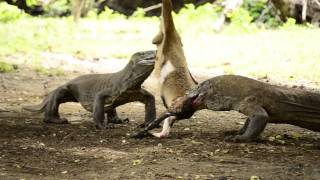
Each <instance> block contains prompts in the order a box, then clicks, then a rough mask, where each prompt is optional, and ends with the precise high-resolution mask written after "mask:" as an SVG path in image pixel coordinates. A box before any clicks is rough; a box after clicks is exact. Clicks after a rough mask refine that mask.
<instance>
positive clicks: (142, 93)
mask: <svg viewBox="0 0 320 180" xmlns="http://www.w3.org/2000/svg"><path fill="white" fill-rule="evenodd" d="M130 96H131V97H134V99H133V101H139V102H141V103H143V104H144V108H145V120H144V122H143V123H142V124H140V125H139V127H145V125H146V124H149V123H150V122H152V121H153V120H154V119H156V105H155V97H154V96H153V95H152V94H151V93H150V92H148V91H147V90H145V89H142V88H141V89H139V90H138V91H134V92H132V93H130Z"/></svg>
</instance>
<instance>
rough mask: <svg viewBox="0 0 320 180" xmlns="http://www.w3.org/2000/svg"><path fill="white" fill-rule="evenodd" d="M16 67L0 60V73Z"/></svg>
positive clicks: (10, 70) (13, 69) (11, 70)
mask: <svg viewBox="0 0 320 180" xmlns="http://www.w3.org/2000/svg"><path fill="white" fill-rule="evenodd" d="M16 69H17V66H15V65H12V64H9V63H6V62H2V61H0V73H8V72H13V71H15V70H16Z"/></svg>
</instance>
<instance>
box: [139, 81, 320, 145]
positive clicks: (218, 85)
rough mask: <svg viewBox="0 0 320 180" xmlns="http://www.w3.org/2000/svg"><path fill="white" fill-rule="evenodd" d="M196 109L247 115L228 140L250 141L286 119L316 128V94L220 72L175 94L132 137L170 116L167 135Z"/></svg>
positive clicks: (319, 119) (319, 127)
mask: <svg viewBox="0 0 320 180" xmlns="http://www.w3.org/2000/svg"><path fill="white" fill-rule="evenodd" d="M200 109H210V110H213V111H229V110H236V111H239V112H240V113H243V114H245V115H247V116H248V119H247V121H246V122H245V124H244V126H243V127H242V129H240V130H239V131H237V132H236V133H235V135H231V136H230V135H229V136H227V137H226V138H225V140H227V141H232V142H250V141H254V140H255V139H256V138H257V137H258V136H259V135H260V133H261V132H262V131H263V130H264V128H265V126H266V124H267V123H286V124H292V125H296V126H300V127H303V128H306V129H310V130H314V131H320V94H318V93H313V92H308V91H304V90H300V89H292V88H286V87H280V86H274V85H270V84H267V83H263V82H260V81H256V80H253V79H250V78H246V77H242V76H236V75H223V76H217V77H214V78H211V79H209V80H206V81H204V82H202V83H201V84H200V85H199V86H198V87H197V88H195V89H193V90H191V91H189V92H188V93H187V94H186V95H185V96H183V97H181V98H178V99H177V100H176V101H175V102H174V103H173V105H172V106H171V107H170V108H168V112H166V113H164V114H162V115H161V117H160V118H158V119H157V120H155V121H153V122H152V123H151V124H150V125H149V126H148V127H147V128H146V129H145V130H144V131H142V132H139V133H137V134H135V137H142V136H144V135H145V134H146V133H147V131H148V130H150V129H153V128H154V127H155V125H157V124H158V123H160V122H161V121H162V120H164V119H165V118H168V117H170V118H171V119H172V120H171V124H169V123H168V122H166V121H165V122H164V125H163V130H162V133H161V134H162V135H163V136H167V135H169V129H170V127H171V126H172V125H173V122H174V121H176V120H180V119H187V118H190V117H191V116H192V115H193V114H194V112H195V111H197V110H200Z"/></svg>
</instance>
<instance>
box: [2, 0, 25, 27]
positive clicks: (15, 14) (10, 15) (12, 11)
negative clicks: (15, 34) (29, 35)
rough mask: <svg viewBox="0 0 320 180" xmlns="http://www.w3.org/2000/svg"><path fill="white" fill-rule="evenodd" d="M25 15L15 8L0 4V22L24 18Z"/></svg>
mask: <svg viewBox="0 0 320 180" xmlns="http://www.w3.org/2000/svg"><path fill="white" fill-rule="evenodd" d="M25 16H26V15H25V13H24V12H23V11H21V10H20V9H18V8H17V7H16V6H12V5H9V4H7V3H6V2H0V22H4V23H6V22H9V21H14V20H17V19H20V18H21V17H25Z"/></svg>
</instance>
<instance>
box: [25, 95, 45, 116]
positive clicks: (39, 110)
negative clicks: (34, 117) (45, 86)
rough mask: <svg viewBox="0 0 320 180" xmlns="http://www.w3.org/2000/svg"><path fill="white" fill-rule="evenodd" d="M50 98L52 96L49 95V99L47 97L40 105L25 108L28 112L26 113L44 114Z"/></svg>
mask: <svg viewBox="0 0 320 180" xmlns="http://www.w3.org/2000/svg"><path fill="white" fill-rule="evenodd" d="M50 96H51V94H49V95H48V96H47V97H45V98H44V99H43V101H42V102H41V103H40V104H37V105H31V106H23V107H22V109H23V110H26V111H30V112H35V113H42V112H44V110H45V108H46V106H47V104H48V101H49V98H50Z"/></svg>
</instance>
